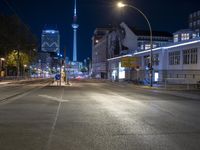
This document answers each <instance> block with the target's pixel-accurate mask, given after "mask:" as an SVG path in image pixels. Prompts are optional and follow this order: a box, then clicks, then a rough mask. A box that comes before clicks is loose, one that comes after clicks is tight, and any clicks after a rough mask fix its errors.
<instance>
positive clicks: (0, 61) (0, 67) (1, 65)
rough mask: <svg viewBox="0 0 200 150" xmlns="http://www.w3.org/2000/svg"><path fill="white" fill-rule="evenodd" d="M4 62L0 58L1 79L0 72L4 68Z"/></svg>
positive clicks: (3, 59)
mask: <svg viewBox="0 0 200 150" xmlns="http://www.w3.org/2000/svg"><path fill="white" fill-rule="evenodd" d="M4 61H5V58H0V77H1V75H2V74H1V71H2V70H3V68H4V67H3V66H4V65H3V64H4V63H3V62H4Z"/></svg>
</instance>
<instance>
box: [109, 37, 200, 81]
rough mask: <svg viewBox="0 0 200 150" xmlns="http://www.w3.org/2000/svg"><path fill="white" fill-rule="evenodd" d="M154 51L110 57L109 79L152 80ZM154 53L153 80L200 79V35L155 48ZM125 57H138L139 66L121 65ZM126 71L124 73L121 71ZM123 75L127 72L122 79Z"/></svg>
mask: <svg viewBox="0 0 200 150" xmlns="http://www.w3.org/2000/svg"><path fill="white" fill-rule="evenodd" d="M150 53H151V50H146V51H141V52H135V53H132V54H129V55H124V56H120V57H115V58H111V59H108V62H109V70H110V72H111V73H110V74H109V77H110V78H109V79H110V80H113V79H117V78H118V79H119V80H140V81H143V82H146V83H149V80H150V71H149V68H148V64H149V62H150ZM152 53H153V81H154V82H156V83H158V82H165V81H166V80H167V81H169V82H176V83H185V84H188V83H189V84H196V83H197V82H198V81H200V38H199V37H196V38H192V39H189V40H184V41H181V42H175V43H172V44H169V45H166V46H164V47H159V48H154V49H153V50H152ZM122 57H136V58H139V63H138V68H123V69H122V67H120V64H121V60H122ZM122 71H123V73H122ZM120 74H125V76H124V77H123V78H121V77H119V76H120Z"/></svg>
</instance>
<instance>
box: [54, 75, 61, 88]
mask: <svg viewBox="0 0 200 150" xmlns="http://www.w3.org/2000/svg"><path fill="white" fill-rule="evenodd" d="M55 80H56V81H57V86H58V81H59V80H61V77H60V74H56V75H55Z"/></svg>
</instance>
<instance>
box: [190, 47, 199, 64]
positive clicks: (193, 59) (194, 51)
mask: <svg viewBox="0 0 200 150" xmlns="http://www.w3.org/2000/svg"><path fill="white" fill-rule="evenodd" d="M190 63H191V64H197V48H194V49H191V61H190Z"/></svg>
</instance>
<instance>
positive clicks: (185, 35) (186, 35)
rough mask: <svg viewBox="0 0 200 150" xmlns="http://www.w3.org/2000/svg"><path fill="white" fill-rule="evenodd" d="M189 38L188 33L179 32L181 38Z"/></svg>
mask: <svg viewBox="0 0 200 150" xmlns="http://www.w3.org/2000/svg"><path fill="white" fill-rule="evenodd" d="M189 39H190V34H189V33H182V34H181V40H182V41H184V40H189Z"/></svg>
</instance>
